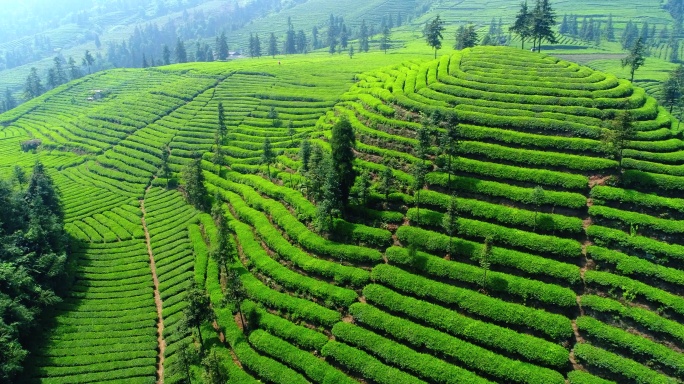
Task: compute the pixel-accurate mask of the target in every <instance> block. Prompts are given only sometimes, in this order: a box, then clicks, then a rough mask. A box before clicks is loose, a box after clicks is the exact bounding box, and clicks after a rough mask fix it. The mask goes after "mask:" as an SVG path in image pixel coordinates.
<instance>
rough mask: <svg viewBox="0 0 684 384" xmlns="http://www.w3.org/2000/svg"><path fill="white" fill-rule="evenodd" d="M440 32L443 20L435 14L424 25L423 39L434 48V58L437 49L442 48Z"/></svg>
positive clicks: (442, 30)
mask: <svg viewBox="0 0 684 384" xmlns="http://www.w3.org/2000/svg"><path fill="white" fill-rule="evenodd" d="M442 32H444V21H442V19H440V18H439V15H437V16H436V17H435V18H434V19H432V20H431V21H430V22H429V23H427V25H426V26H425V31H424V35H425V40H426V41H427V44H428V45H429V46H431V47H432V48H434V49H435V59H436V58H437V50H439V49H440V48H442V39H443V38H444V36H442Z"/></svg>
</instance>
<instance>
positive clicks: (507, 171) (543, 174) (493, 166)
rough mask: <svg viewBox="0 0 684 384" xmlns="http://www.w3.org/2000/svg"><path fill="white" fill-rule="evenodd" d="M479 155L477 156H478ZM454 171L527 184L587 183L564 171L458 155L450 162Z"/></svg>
mask: <svg viewBox="0 0 684 384" xmlns="http://www.w3.org/2000/svg"><path fill="white" fill-rule="evenodd" d="M480 157H481V156H477V158H480ZM451 167H452V168H453V170H454V171H460V172H465V173H473V174H476V175H482V176H486V177H491V178H496V179H509V180H516V181H521V182H524V183H529V184H537V185H547V186H551V187H559V188H562V189H574V190H585V189H586V188H587V186H588V184H589V178H588V177H586V176H582V175H574V174H569V173H564V172H557V171H550V170H547V169H536V168H524V167H518V166H514V165H506V164H497V163H490V162H486V161H479V160H473V159H469V158H466V157H459V158H457V159H456V161H454V162H452V164H451Z"/></svg>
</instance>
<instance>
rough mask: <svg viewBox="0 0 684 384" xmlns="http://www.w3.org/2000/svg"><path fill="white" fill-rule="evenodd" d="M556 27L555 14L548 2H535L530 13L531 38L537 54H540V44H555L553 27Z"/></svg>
mask: <svg viewBox="0 0 684 384" xmlns="http://www.w3.org/2000/svg"><path fill="white" fill-rule="evenodd" d="M555 25H556V14H555V12H554V10H553V8H551V4H550V3H549V0H537V4H536V5H535V7H534V10H533V11H532V37H533V38H534V40H533V41H534V44H535V45H534V47H536V48H535V49H536V51H537V52H541V44H542V43H543V42H544V41H548V42H549V43H550V44H556V42H557V40H556V34H555V32H554V31H553V27H554V26H555Z"/></svg>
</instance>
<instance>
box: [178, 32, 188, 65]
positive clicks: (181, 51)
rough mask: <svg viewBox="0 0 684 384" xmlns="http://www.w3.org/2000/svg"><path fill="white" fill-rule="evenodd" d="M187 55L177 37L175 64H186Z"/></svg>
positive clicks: (183, 45)
mask: <svg viewBox="0 0 684 384" xmlns="http://www.w3.org/2000/svg"><path fill="white" fill-rule="evenodd" d="M187 62H188V53H187V51H186V50H185V44H184V43H183V40H181V38H180V37H179V38H178V40H177V41H176V63H187Z"/></svg>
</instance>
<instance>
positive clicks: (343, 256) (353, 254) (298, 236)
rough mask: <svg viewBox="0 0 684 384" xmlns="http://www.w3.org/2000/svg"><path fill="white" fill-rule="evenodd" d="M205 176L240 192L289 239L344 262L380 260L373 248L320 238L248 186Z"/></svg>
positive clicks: (277, 204) (378, 253)
mask: <svg viewBox="0 0 684 384" xmlns="http://www.w3.org/2000/svg"><path fill="white" fill-rule="evenodd" d="M205 174H206V173H205ZM206 175H207V181H209V182H211V183H213V184H215V185H216V186H218V187H220V188H224V189H226V190H229V191H233V192H235V193H238V194H240V195H241V196H242V197H243V198H244V200H245V201H246V202H247V204H249V205H250V206H252V207H254V208H256V209H259V210H262V211H264V212H265V213H267V214H269V215H270V216H271V219H272V220H273V221H274V223H275V224H277V225H278V226H279V227H280V228H282V229H283V231H285V232H286V233H287V235H288V236H289V237H290V238H291V239H292V240H293V241H295V242H297V243H299V244H300V245H302V246H303V247H304V248H306V249H308V250H310V251H312V252H315V253H317V254H322V255H327V256H330V257H332V258H335V259H339V260H344V261H354V262H379V261H381V260H382V255H381V254H380V252H379V251H377V250H375V249H369V248H364V247H359V246H354V245H346V244H340V243H336V242H333V241H329V240H326V239H323V238H322V237H320V236H319V235H317V234H315V233H313V232H311V231H310V230H309V229H308V228H307V227H306V225H304V224H303V223H301V222H300V221H299V220H297V218H295V217H294V216H292V214H291V213H290V212H289V211H288V210H287V209H286V208H285V207H283V205H282V204H280V203H278V202H277V201H274V200H270V199H264V198H263V197H262V196H261V195H259V194H258V193H256V192H255V191H254V190H253V189H252V188H250V187H249V186H246V185H241V184H237V183H233V182H229V181H226V180H223V179H220V178H218V177H211V176H209V174H206Z"/></svg>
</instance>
